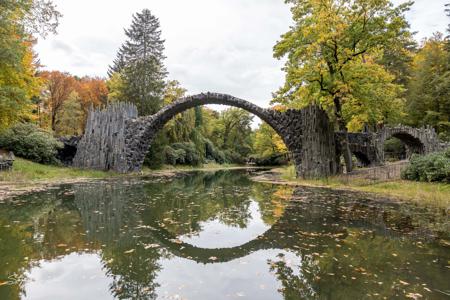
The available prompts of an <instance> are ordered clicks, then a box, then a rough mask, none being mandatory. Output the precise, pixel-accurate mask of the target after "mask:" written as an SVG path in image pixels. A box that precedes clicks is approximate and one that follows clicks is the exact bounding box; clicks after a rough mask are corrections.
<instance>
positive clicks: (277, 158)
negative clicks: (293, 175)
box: [252, 153, 289, 166]
mask: <svg viewBox="0 0 450 300" xmlns="http://www.w3.org/2000/svg"><path fill="white" fill-rule="evenodd" d="M252 160H253V161H254V162H255V165H257V166H281V165H286V164H288V163H289V161H288V159H287V158H286V156H285V155H280V154H275V153H274V154H271V155H269V156H262V157H260V156H256V157H252Z"/></svg>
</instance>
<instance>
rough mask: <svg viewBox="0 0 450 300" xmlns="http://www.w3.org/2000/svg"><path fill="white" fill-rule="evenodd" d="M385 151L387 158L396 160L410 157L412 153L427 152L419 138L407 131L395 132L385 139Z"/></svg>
mask: <svg viewBox="0 0 450 300" xmlns="http://www.w3.org/2000/svg"><path fill="white" fill-rule="evenodd" d="M399 144H400V145H399ZM386 148H387V149H386ZM386 150H388V151H387V152H386ZM383 151H384V152H385V158H387V159H388V160H394V161H395V160H401V159H408V158H409V157H410V156H411V155H412V154H423V153H425V145H424V144H423V143H422V141H421V140H420V139H419V138H417V137H415V136H413V135H411V134H409V133H407V132H395V133H393V134H392V135H390V136H388V137H387V138H386V139H385V140H384V143H383ZM392 152H393V153H392Z"/></svg>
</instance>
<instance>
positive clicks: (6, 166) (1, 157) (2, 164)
mask: <svg viewBox="0 0 450 300" xmlns="http://www.w3.org/2000/svg"><path fill="white" fill-rule="evenodd" d="M14 160H15V157H14V153H12V152H10V151H5V150H1V149H0V171H9V170H11V169H12V167H13V164H14Z"/></svg>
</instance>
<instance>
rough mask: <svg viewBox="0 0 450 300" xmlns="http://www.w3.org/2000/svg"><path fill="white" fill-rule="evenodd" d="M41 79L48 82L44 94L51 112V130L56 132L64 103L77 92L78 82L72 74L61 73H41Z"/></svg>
mask: <svg viewBox="0 0 450 300" xmlns="http://www.w3.org/2000/svg"><path fill="white" fill-rule="evenodd" d="M41 77H42V78H44V80H45V82H46V88H45V91H44V94H45V97H46V102H47V106H48V108H49V111H50V124H51V129H52V130H53V131H55V130H56V125H57V122H58V119H57V116H58V114H59V112H60V111H61V109H62V107H63V104H64V102H65V101H66V100H67V99H68V98H69V96H70V94H71V93H72V92H73V91H74V90H75V87H76V81H75V79H74V78H73V77H72V76H71V75H70V74H68V73H63V72H59V71H51V72H49V71H45V72H42V73H41Z"/></svg>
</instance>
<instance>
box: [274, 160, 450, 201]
mask: <svg viewBox="0 0 450 300" xmlns="http://www.w3.org/2000/svg"><path fill="white" fill-rule="evenodd" d="M279 170H280V171H281V178H282V179H284V180H286V181H288V182H291V183H295V184H301V185H310V186H324V187H330V188H341V189H351V190H357V191H362V192H369V193H376V194H381V195H386V196H391V197H396V198H399V199H403V200H410V201H414V202H417V203H421V204H425V205H433V206H439V207H443V208H449V207H450V184H445V183H429V182H417V181H409V180H400V179H398V180H391V181H374V180H369V179H364V178H348V177H345V176H335V177H330V178H326V179H325V178H324V179H317V180H305V179H298V178H296V177H295V169H294V167H293V166H289V167H285V168H281V169H279Z"/></svg>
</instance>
